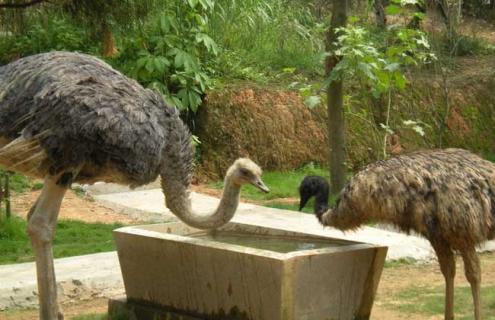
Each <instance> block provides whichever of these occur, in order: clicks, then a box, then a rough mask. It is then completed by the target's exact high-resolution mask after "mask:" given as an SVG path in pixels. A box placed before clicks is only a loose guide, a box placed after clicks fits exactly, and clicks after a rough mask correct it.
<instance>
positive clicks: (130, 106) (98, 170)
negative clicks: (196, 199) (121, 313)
mask: <svg viewBox="0 0 495 320" xmlns="http://www.w3.org/2000/svg"><path fill="white" fill-rule="evenodd" d="M190 139H191V135H190V133H189V130H188V129H187V127H186V126H185V125H184V124H183V122H182V121H181V120H180V118H179V113H178V111H177V110H176V109H174V108H171V107H169V106H167V105H166V104H165V103H164V101H163V99H162V98H161V97H160V96H159V95H158V94H156V93H154V92H152V91H150V90H146V89H143V88H142V87H141V86H140V85H139V84H138V83H137V82H136V81H133V80H130V79H128V78H126V77H125V76H123V75H122V74H120V73H119V72H117V71H115V70H114V69H112V68H111V67H110V66H109V65H107V64H106V63H104V62H103V61H100V60H98V59H96V58H94V57H91V56H88V55H83V54H77V53H67V52H50V53H45V54H39V55H34V56H30V57H27V58H23V59H20V60H17V61H15V62H12V63H10V64H8V65H5V66H3V67H0V147H1V148H0V165H1V166H3V167H6V168H9V169H10V170H14V171H17V172H20V173H23V174H26V175H29V176H32V177H38V178H43V179H44V187H43V190H42V192H41V195H40V197H39V198H38V199H37V201H36V203H35V204H34V205H33V207H32V208H31V210H30V212H29V215H28V217H29V218H28V219H29V222H28V233H29V236H30V239H31V244H32V247H33V250H34V252H35V256H36V271H37V278H38V291H39V302H40V318H41V319H42V320H54V319H62V318H63V316H62V314H61V313H60V312H59V307H58V304H57V292H56V281H55V272H54V268H53V254H52V239H53V235H54V232H55V226H56V220H57V216H58V212H59V209H60V204H61V201H62V199H63V197H64V194H65V192H66V191H67V189H68V188H69V187H70V185H71V183H72V182H80V183H93V182H95V181H111V182H117V183H121V184H126V185H130V186H131V187H135V186H139V185H142V184H145V183H148V182H151V181H153V180H155V179H156V178H157V176H158V175H160V176H161V185H162V189H163V193H164V194H165V199H166V205H167V207H168V208H169V209H170V210H171V211H172V212H173V213H174V214H175V215H176V216H177V217H178V218H179V219H180V220H182V221H183V222H185V223H186V224H188V225H190V226H193V227H196V228H202V229H209V228H216V227H219V226H221V225H223V224H225V223H227V222H228V221H229V220H230V219H231V218H232V217H233V215H234V213H235V211H236V209H237V205H238V203H239V193H240V188H241V185H243V184H246V183H251V184H253V185H255V186H256V187H258V188H259V189H261V190H262V191H265V192H268V188H267V187H266V186H265V185H264V184H263V182H262V181H261V178H260V176H261V169H260V168H259V167H258V166H257V165H256V164H255V163H253V162H252V161H250V160H248V159H238V160H237V161H235V162H234V164H233V165H232V166H231V167H230V168H229V169H228V171H227V174H226V177H225V188H224V192H223V196H222V199H221V201H220V204H219V206H218V208H217V209H216V210H215V211H214V212H212V213H210V214H208V215H204V214H198V213H195V212H193V210H192V209H191V201H190V197H189V191H188V188H189V185H190V180H191V169H192V164H193V150H192V148H191V145H190Z"/></svg>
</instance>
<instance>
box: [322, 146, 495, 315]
mask: <svg viewBox="0 0 495 320" xmlns="http://www.w3.org/2000/svg"><path fill="white" fill-rule="evenodd" d="M316 214H317V216H318V219H319V220H320V222H321V223H322V224H323V225H325V226H332V227H336V228H338V229H340V230H349V229H356V228H358V227H359V226H360V225H362V224H364V223H367V222H371V221H376V222H384V223H390V224H393V225H396V226H398V227H399V228H400V229H401V230H402V231H405V232H410V231H411V230H413V231H415V232H417V233H419V234H421V235H423V236H424V237H425V238H426V239H428V240H429V241H430V243H431V245H432V247H433V249H434V250H435V253H436V255H437V257H438V262H439V264H440V269H441V271H442V274H443V276H444V277H445V283H446V294H445V319H453V318H454V276H455V256H454V252H455V251H457V252H459V253H460V254H461V256H462V258H463V261H464V267H465V275H466V278H467V280H468V282H469V284H470V285H471V290H472V295H473V302H474V315H475V319H476V320H480V319H481V313H480V312H481V311H480V310H481V309H480V308H481V302H480V283H481V271H480V262H479V258H478V256H477V254H476V250H475V249H476V246H477V245H479V244H480V243H482V242H484V241H486V240H490V239H493V238H495V164H493V163H491V162H489V161H486V160H483V159H482V158H480V157H478V156H477V155H475V154H472V153H470V152H468V151H466V150H461V149H445V150H432V151H425V152H417V153H412V154H408V155H401V156H398V157H395V158H391V159H389V160H386V161H378V162H377V163H374V164H371V165H368V166H367V167H366V168H365V169H364V170H362V171H360V172H359V173H357V174H356V175H355V176H354V177H353V178H352V179H351V180H350V182H349V183H348V184H347V186H346V187H345V188H344V189H343V190H342V192H341V193H340V196H339V200H338V201H337V204H336V206H335V208H333V209H329V210H328V211H318V210H317V211H316Z"/></svg>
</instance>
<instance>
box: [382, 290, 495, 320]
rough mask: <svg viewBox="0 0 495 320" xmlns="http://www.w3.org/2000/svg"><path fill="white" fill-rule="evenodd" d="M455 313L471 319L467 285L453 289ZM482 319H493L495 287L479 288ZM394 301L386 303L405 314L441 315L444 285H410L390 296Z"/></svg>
mask: <svg viewBox="0 0 495 320" xmlns="http://www.w3.org/2000/svg"><path fill="white" fill-rule="evenodd" d="M454 295H455V302H454V305H455V315H456V319H460V320H468V319H473V303H472V296H471V289H470V288H469V287H457V288H456V289H455V294H454ZM481 296H482V300H483V301H484V303H483V307H482V313H483V316H484V317H483V319H485V320H495V302H494V301H495V287H485V288H482V289H481ZM392 299H393V300H394V301H398V302H395V303H393V304H392V303H390V304H388V305H387V307H389V308H390V309H394V310H398V311H400V312H401V313H405V314H422V315H425V316H434V315H443V312H444V287H443V286H442V287H435V288H430V287H424V286H418V287H411V288H408V289H405V290H403V291H401V292H399V293H398V294H397V295H396V296H394V297H392Z"/></svg>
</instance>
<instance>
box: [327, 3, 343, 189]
mask: <svg viewBox="0 0 495 320" xmlns="http://www.w3.org/2000/svg"><path fill="white" fill-rule="evenodd" d="M346 21H347V0H333V9H332V20H331V22H330V27H329V29H328V32H327V37H326V38H327V39H326V49H327V52H330V55H329V56H328V57H327V58H326V61H325V72H326V75H327V76H329V75H330V73H331V72H332V70H333V68H334V67H335V66H336V65H337V63H338V62H339V60H340V58H339V57H338V56H336V55H335V54H334V52H335V49H336V48H335V44H334V43H335V41H336V40H337V34H336V29H337V28H339V27H343V26H345V24H346ZM343 96H344V94H343V83H342V80H341V79H339V80H336V81H332V82H331V83H330V84H329V86H328V88H327V97H328V99H327V101H328V102H327V110H328V140H329V144H330V145H329V147H330V150H329V160H330V177H331V178H330V183H331V193H332V194H338V193H339V192H340V190H341V189H342V188H343V187H344V184H345V172H346V170H345V140H344V110H343Z"/></svg>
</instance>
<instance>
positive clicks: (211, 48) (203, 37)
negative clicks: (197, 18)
mask: <svg viewBox="0 0 495 320" xmlns="http://www.w3.org/2000/svg"><path fill="white" fill-rule="evenodd" d="M196 42H198V43H203V45H204V46H205V48H206V50H208V52H212V53H213V54H214V55H215V56H216V55H217V54H218V48H217V44H216V43H215V41H214V40H213V39H212V38H210V36H208V35H207V34H205V33H197V34H196Z"/></svg>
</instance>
